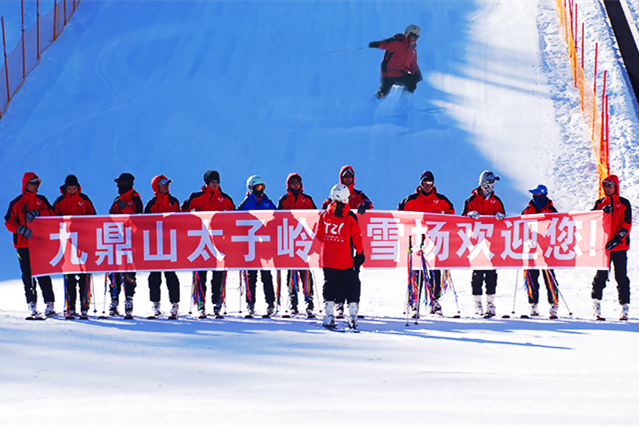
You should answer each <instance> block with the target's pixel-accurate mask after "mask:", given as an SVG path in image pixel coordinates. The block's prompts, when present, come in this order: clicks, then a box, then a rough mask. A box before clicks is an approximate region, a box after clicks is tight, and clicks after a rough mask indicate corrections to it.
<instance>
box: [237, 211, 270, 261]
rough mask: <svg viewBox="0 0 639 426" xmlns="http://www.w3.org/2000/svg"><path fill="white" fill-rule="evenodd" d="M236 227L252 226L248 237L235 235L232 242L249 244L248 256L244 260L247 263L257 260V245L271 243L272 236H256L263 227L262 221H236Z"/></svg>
mask: <svg viewBox="0 0 639 426" xmlns="http://www.w3.org/2000/svg"><path fill="white" fill-rule="evenodd" d="M235 225H236V226H250V227H251V229H249V231H248V235H246V236H245V235H233V236H232V237H231V241H232V242H234V243H238V242H246V243H248V254H245V255H244V260H245V261H246V262H250V261H251V260H255V243H263V242H266V241H271V236H270V235H256V234H255V233H256V232H257V230H258V229H260V228H261V227H262V225H263V223H262V221H261V220H259V219H253V220H236V221H235Z"/></svg>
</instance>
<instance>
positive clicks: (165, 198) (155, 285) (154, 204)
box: [144, 175, 180, 319]
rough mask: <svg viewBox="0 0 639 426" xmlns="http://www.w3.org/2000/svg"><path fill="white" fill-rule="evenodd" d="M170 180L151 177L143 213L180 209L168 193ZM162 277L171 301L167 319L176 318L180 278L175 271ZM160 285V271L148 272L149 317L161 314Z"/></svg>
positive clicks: (158, 176)
mask: <svg viewBox="0 0 639 426" xmlns="http://www.w3.org/2000/svg"><path fill="white" fill-rule="evenodd" d="M171 182H173V181H172V180H171V179H169V178H167V177H166V176H164V175H157V176H155V177H154V178H153V179H151V188H152V189H153V193H154V194H155V195H154V196H153V198H151V199H150V200H149V202H148V203H146V206H145V207H144V213H147V214H148V213H178V212H179V211H180V202H179V201H178V199H177V198H175V197H174V196H172V195H171V194H169V184H170V183H171ZM164 278H165V279H166V285H167V287H168V289H169V301H170V302H171V313H170V314H169V319H177V315H178V312H179V310H180V280H179V279H178V276H177V274H176V273H175V271H165V272H164ZM161 285H162V272H159V271H154V272H151V273H149V298H150V299H151V305H152V307H151V309H152V310H153V316H152V317H150V318H156V317H159V316H160V315H161V314H162V312H161V311H160V299H161V295H162V292H161V291H160V286H161Z"/></svg>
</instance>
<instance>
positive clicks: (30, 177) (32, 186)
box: [4, 172, 56, 319]
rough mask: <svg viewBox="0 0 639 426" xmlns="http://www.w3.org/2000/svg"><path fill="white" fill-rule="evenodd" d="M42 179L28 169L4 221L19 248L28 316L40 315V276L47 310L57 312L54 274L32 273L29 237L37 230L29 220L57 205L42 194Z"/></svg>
mask: <svg viewBox="0 0 639 426" xmlns="http://www.w3.org/2000/svg"><path fill="white" fill-rule="evenodd" d="M41 182H42V179H40V178H39V177H38V175H36V174H35V173H33V172H27V173H25V174H24V175H23V176H22V194H20V195H18V196H17V197H16V198H14V199H13V200H12V201H11V203H9V209H8V210H7V214H6V215H5V216H4V225H5V226H6V227H7V229H8V230H9V232H11V233H12V234H13V246H14V247H15V248H16V250H17V251H18V260H19V261H20V270H21V271H22V282H23V283H24V294H25V296H26V299H27V306H28V309H29V315H30V316H29V317H28V319H35V318H40V314H39V313H38V311H37V309H36V303H37V301H38V295H37V293H36V280H37V282H38V284H40V291H42V297H43V298H44V302H45V304H46V309H45V311H44V314H45V315H46V316H52V315H55V314H56V312H55V296H54V294H53V285H52V284H51V277H48V276H43V277H38V278H33V276H32V275H31V260H30V255H29V240H30V239H31V237H32V236H33V232H32V231H31V229H29V223H31V222H32V221H33V219H35V218H36V217H38V216H51V215H53V207H52V206H51V204H49V201H48V200H47V198H46V197H45V196H44V195H39V194H38V188H39V187H40V183H41Z"/></svg>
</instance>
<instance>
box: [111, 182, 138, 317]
mask: <svg viewBox="0 0 639 426" xmlns="http://www.w3.org/2000/svg"><path fill="white" fill-rule="evenodd" d="M114 181H115V183H117V184H118V194H120V195H118V196H117V197H116V198H115V200H113V205H112V206H111V209H110V210H109V214H141V213H142V212H143V210H144V206H143V205H142V199H141V198H140V194H138V193H137V191H136V190H135V189H133V182H134V181H135V177H134V176H133V175H132V174H131V173H122V174H120V176H118V178H117V179H114ZM109 278H110V279H111V286H110V292H111V304H110V305H109V315H110V316H117V315H119V312H118V304H119V303H120V291H121V290H122V286H124V295H125V300H124V314H125V318H126V319H131V318H133V316H132V315H133V296H134V295H135V287H136V286H137V282H136V276H135V272H113V273H111V274H109Z"/></svg>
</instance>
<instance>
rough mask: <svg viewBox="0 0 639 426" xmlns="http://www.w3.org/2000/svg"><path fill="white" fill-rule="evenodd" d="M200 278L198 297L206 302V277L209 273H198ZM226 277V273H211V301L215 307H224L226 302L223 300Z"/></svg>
mask: <svg viewBox="0 0 639 426" xmlns="http://www.w3.org/2000/svg"><path fill="white" fill-rule="evenodd" d="M196 274H198V276H199V280H200V287H201V289H198V297H200V298H201V299H200V300H202V301H204V300H206V277H207V275H208V272H207V271H197V272H196ZM225 277H226V271H211V301H212V302H213V305H217V306H222V303H224V300H222V286H223V285H224V278H225Z"/></svg>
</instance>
